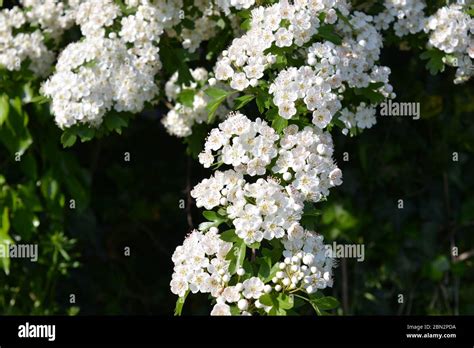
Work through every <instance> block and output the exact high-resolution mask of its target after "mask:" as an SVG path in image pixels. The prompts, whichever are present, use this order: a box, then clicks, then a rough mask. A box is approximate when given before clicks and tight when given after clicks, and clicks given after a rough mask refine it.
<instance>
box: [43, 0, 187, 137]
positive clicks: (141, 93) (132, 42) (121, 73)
mask: <svg viewBox="0 0 474 348" xmlns="http://www.w3.org/2000/svg"><path fill="white" fill-rule="evenodd" d="M127 3H128V5H129V6H133V7H136V12H135V13H134V14H131V15H125V16H123V15H122V13H121V11H120V8H119V7H118V6H117V5H116V4H115V2H114V1H112V0H94V1H92V0H87V1H83V2H81V4H80V5H79V6H78V8H77V14H76V23H77V24H79V25H80V27H81V30H82V33H83V34H84V35H85V38H84V40H82V41H80V42H77V43H72V44H70V45H69V46H67V47H66V48H65V49H64V51H63V52H62V53H61V55H60V56H59V60H58V63H57V66H56V72H55V74H53V75H52V76H51V77H50V79H49V80H48V81H46V82H45V83H44V85H43V87H42V92H43V94H44V95H46V96H48V97H50V98H51V99H52V106H51V108H52V111H53V114H54V116H55V120H56V123H57V124H58V125H59V126H60V127H61V128H64V127H70V126H72V125H74V124H76V123H87V124H90V125H92V126H98V125H100V124H101V122H102V119H103V117H104V115H105V113H106V112H107V111H109V110H111V109H112V108H113V109H115V110H116V111H118V112H122V111H125V112H135V113H136V112H139V111H141V110H142V109H143V107H144V104H145V103H146V102H150V101H151V100H152V99H153V98H154V97H155V96H156V95H157V94H158V92H159V89H158V86H157V85H156V83H155V81H154V78H155V75H156V74H157V72H158V70H159V69H160V67H161V63H160V60H159V54H158V51H159V48H158V42H159V40H160V35H161V34H162V33H163V31H164V29H165V28H166V27H167V26H169V25H173V23H175V18H176V17H177V16H178V11H179V8H180V6H181V2H180V1H176V2H166V1H163V0H161V1H154V2H149V1H146V0H140V1H128V2H127ZM118 22H120V24H121V26H120V30H119V31H118V32H113V31H112V32H109V33H107V32H108V31H110V30H111V29H110V27H111V26H112V24H114V23H118Z"/></svg>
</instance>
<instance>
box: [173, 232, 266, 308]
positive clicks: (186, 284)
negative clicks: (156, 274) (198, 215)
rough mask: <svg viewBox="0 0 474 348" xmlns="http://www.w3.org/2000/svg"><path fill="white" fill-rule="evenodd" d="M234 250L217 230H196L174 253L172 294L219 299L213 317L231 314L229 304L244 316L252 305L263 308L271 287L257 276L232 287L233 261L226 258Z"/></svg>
mask: <svg viewBox="0 0 474 348" xmlns="http://www.w3.org/2000/svg"><path fill="white" fill-rule="evenodd" d="M231 249H232V243H228V242H224V241H223V240H221V239H220V237H219V233H218V230H217V228H215V227H212V228H211V229H210V230H209V231H208V232H207V233H206V234H203V233H202V232H199V231H196V230H195V231H193V232H192V233H191V234H190V235H189V236H188V237H187V238H186V239H185V240H184V243H183V245H181V246H178V247H177V248H176V250H175V251H174V253H173V256H172V261H173V263H174V268H173V275H172V280H171V282H170V286H171V291H172V292H173V293H174V294H176V295H178V296H180V297H183V296H184V295H185V294H186V292H188V291H190V292H192V293H193V294H195V293H198V292H200V293H209V294H210V295H211V296H212V297H214V298H215V299H216V304H215V305H214V308H213V309H212V311H211V315H231V311H230V306H229V304H234V305H236V306H235V308H236V309H238V311H239V314H242V315H249V314H250V313H249V312H248V311H247V310H249V308H250V307H252V306H257V307H260V308H262V305H259V302H258V299H259V298H260V296H262V295H263V294H264V293H268V292H270V291H271V290H272V287H271V286H270V285H265V284H264V283H263V282H262V281H261V280H260V279H259V278H257V277H247V279H245V280H244V281H243V282H238V283H237V284H236V285H229V281H230V279H231V274H230V273H229V264H230V261H229V260H226V256H227V254H228V253H229V252H230V251H231ZM238 273H239V274H240V275H243V274H244V273H245V272H244V271H243V269H240V270H239V271H238Z"/></svg>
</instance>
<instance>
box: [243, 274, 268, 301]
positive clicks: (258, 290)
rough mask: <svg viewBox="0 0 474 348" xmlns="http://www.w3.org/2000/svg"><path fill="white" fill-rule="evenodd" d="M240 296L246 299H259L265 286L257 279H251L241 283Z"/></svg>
mask: <svg viewBox="0 0 474 348" xmlns="http://www.w3.org/2000/svg"><path fill="white" fill-rule="evenodd" d="M243 286H244V289H243V291H242V295H244V297H245V298H247V299H251V298H253V299H256V300H257V299H259V298H260V296H262V294H263V290H264V287H265V284H264V283H263V282H262V281H261V280H260V279H259V278H257V277H252V278H249V279H247V280H245V281H244V282H243Z"/></svg>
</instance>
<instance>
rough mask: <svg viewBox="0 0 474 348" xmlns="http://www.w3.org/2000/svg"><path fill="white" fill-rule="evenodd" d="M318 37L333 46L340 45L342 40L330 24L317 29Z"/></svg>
mask: <svg viewBox="0 0 474 348" xmlns="http://www.w3.org/2000/svg"><path fill="white" fill-rule="evenodd" d="M317 35H318V36H320V37H322V38H323V39H325V40H327V41H331V42H332V43H333V44H335V45H340V44H342V38H341V37H340V36H339V35H337V34H336V32H335V31H334V26H333V25H330V24H325V25H322V26H320V27H319V28H318V34H317Z"/></svg>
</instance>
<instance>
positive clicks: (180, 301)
mask: <svg viewBox="0 0 474 348" xmlns="http://www.w3.org/2000/svg"><path fill="white" fill-rule="evenodd" d="M188 294H189V290H188V291H186V293H185V294H184V296H183V297H179V298H178V300H177V301H176V307H175V308H174V315H175V316H178V317H179V316H181V313H182V311H183V306H184V302H185V301H186V297H188Z"/></svg>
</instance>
